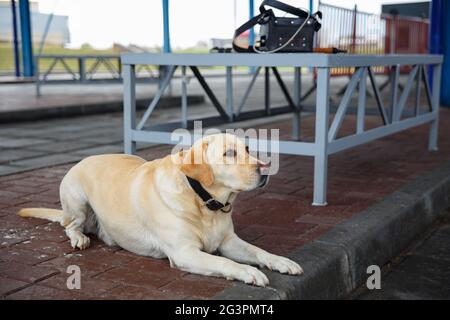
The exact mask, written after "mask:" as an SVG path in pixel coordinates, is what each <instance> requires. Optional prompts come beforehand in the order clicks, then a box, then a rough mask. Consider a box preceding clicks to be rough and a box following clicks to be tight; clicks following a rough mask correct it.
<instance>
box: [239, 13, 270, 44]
mask: <svg viewBox="0 0 450 320" xmlns="http://www.w3.org/2000/svg"><path fill="white" fill-rule="evenodd" d="M268 12H269V11H265V12H264V13H260V14H258V15H257V16H254V17H253V18H251V19H250V20H248V21H247V22H246V23H244V24H243V25H242V26H240V27H239V28H237V29H236V31H235V32H234V36H233V49H234V51H236V52H253V46H252V45H250V44H249V46H248V48H242V47H239V46H238V45H236V43H235V40H236V39H237V38H238V37H239V36H240V35H241V34H243V33H244V32H245V31H247V30H249V29H251V28H253V27H254V26H255V25H257V24H258V23H259V22H260V19H262V18H263V17H264V16H266V15H268ZM270 12H271V11H270Z"/></svg>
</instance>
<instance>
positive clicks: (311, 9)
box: [309, 0, 314, 13]
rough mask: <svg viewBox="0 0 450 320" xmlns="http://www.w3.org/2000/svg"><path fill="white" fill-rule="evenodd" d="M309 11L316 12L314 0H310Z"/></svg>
mask: <svg viewBox="0 0 450 320" xmlns="http://www.w3.org/2000/svg"><path fill="white" fill-rule="evenodd" d="M309 12H310V13H313V12H314V0H309Z"/></svg>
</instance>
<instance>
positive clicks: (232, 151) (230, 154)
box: [223, 149, 237, 157]
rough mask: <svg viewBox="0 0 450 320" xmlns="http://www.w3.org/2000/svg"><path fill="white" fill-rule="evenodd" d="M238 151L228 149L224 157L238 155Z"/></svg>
mask: <svg viewBox="0 0 450 320" xmlns="http://www.w3.org/2000/svg"><path fill="white" fill-rule="evenodd" d="M236 155H237V152H236V150H234V149H228V150H227V151H225V153H224V154H223V156H224V157H236Z"/></svg>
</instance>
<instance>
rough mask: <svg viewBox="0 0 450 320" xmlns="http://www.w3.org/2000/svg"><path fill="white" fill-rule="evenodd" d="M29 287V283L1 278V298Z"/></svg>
mask: <svg viewBox="0 0 450 320" xmlns="http://www.w3.org/2000/svg"><path fill="white" fill-rule="evenodd" d="M28 285H29V284H28V283H26V282H23V281H19V280H15V279H11V278H5V277H2V276H0V298H2V297H3V296H5V295H7V294H8V293H11V292H13V291H16V290H19V289H21V288H24V287H26V286H28Z"/></svg>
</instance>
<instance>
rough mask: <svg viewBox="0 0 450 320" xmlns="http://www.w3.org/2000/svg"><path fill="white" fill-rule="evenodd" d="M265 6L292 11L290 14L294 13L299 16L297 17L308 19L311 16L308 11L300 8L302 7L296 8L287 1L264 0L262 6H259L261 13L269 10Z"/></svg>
mask: <svg viewBox="0 0 450 320" xmlns="http://www.w3.org/2000/svg"><path fill="white" fill-rule="evenodd" d="M264 6H269V7H272V8H276V9H278V10H281V11H284V12H287V13H290V14H292V15H294V16H297V17H299V18H303V19H306V18H307V17H308V16H309V15H308V12H306V11H304V10H302V9H300V8H296V7H293V6H291V5H288V4H286V3H283V2H280V1H277V0H264V1H263V2H262V3H261V6H260V7H259V11H260V12H261V13H264V12H266V11H267V10H266V8H264Z"/></svg>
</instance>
